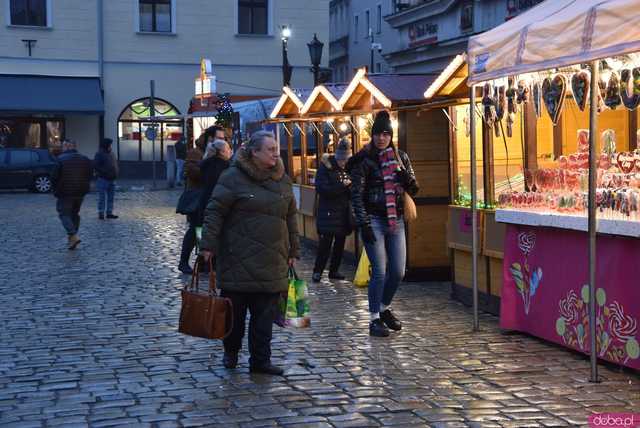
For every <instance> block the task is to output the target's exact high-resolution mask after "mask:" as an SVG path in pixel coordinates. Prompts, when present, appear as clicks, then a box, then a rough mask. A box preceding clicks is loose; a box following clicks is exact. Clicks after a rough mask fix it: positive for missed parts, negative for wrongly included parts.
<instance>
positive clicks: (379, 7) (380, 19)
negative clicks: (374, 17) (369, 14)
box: [376, 4, 382, 34]
mask: <svg viewBox="0 0 640 428" xmlns="http://www.w3.org/2000/svg"><path fill="white" fill-rule="evenodd" d="M376 32H377V33H378V34H380V33H382V5H381V4H379V5H378V22H377V23H376Z"/></svg>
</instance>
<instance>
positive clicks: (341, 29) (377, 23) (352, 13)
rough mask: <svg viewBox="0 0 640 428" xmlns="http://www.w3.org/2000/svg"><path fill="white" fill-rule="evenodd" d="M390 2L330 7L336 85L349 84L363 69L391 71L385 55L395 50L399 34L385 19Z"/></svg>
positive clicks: (338, 0)
mask: <svg viewBox="0 0 640 428" xmlns="http://www.w3.org/2000/svg"><path fill="white" fill-rule="evenodd" d="M392 6H393V4H392V2H391V1H389V0H332V1H331V3H330V6H329V40H330V45H329V67H330V68H331V69H332V72H333V80H334V82H348V81H350V80H351V79H352V78H353V76H354V75H355V73H356V71H357V69H358V68H360V67H367V68H368V69H369V70H370V71H371V72H372V73H388V72H390V71H391V68H390V67H389V65H388V63H387V61H386V59H385V58H384V57H383V55H382V54H383V52H384V50H385V49H387V47H388V46H394V45H395V40H394V37H395V36H396V31H395V30H394V29H393V28H392V27H391V26H390V25H389V23H387V22H386V21H385V19H384V17H385V16H387V15H389V14H391V13H392Z"/></svg>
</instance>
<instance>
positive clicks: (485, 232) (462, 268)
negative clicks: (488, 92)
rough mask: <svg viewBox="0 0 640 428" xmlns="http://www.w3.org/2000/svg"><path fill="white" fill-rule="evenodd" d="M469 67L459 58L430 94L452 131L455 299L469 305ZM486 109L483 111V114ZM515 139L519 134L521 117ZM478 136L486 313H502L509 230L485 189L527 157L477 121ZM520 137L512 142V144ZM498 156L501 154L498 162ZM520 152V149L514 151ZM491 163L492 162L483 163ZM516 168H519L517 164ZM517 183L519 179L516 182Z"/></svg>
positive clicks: (450, 228)
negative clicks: (505, 242)
mask: <svg viewBox="0 0 640 428" xmlns="http://www.w3.org/2000/svg"><path fill="white" fill-rule="evenodd" d="M468 72H469V70H468V65H467V62H466V57H465V56H464V55H458V56H457V57H455V58H454V59H453V60H452V61H451V63H450V64H449V65H448V66H447V68H445V70H444V71H443V72H442V73H441V74H440V75H439V76H438V77H437V78H436V79H435V81H434V82H433V84H432V85H431V86H429V88H427V90H426V92H425V93H424V96H425V98H426V99H427V100H428V104H427V106H428V108H429V109H430V110H429V111H431V112H433V114H439V115H441V116H442V117H446V119H447V122H448V128H449V131H448V132H449V136H448V141H449V169H450V179H449V183H450V186H451V187H450V189H449V191H450V194H451V195H452V203H451V204H450V205H449V206H448V208H447V247H448V248H449V251H450V253H449V254H450V258H451V265H452V295H453V297H454V298H455V299H457V300H460V301H462V302H463V303H465V304H468V305H471V303H472V291H471V290H472V278H471V266H472V251H471V240H472V228H471V223H472V218H471V208H470V203H471V200H470V190H469V189H470V188H471V186H470V181H471V162H470V129H469V126H470V122H471V121H470V117H469V88H468V86H467V78H468ZM478 98H479V97H478ZM480 108H481V107H480V106H478V107H477V111H478V112H479V111H480ZM516 122H517V123H516V124H514V131H513V133H512V135H519V133H520V128H519V118H517V119H516ZM476 124H477V125H476V133H477V135H478V136H482V140H481V141H482V144H478V146H477V147H476V164H477V171H478V173H477V180H478V194H479V200H480V201H481V202H480V204H479V210H478V211H479V217H478V236H479V239H480V241H479V242H480V246H479V248H480V251H479V254H478V258H477V261H478V288H479V295H480V298H479V306H480V308H481V309H483V310H485V311H487V312H490V313H493V314H498V313H499V310H500V290H501V288H502V259H503V240H504V233H505V226H504V225H503V224H501V223H496V221H495V210H494V209H493V207H494V198H493V196H492V195H493V192H485V191H484V189H487V188H490V187H493V186H494V185H495V180H496V174H495V170H496V165H499V166H498V169H499V170H501V168H502V169H506V170H508V171H509V172H510V173H511V172H516V171H520V169H519V167H518V162H521V155H519V154H517V153H510V154H509V155H510V156H509V158H508V159H507V152H508V150H507V151H505V148H504V146H503V144H502V143H503V142H502V134H501V136H500V137H499V138H500V140H498V137H496V135H495V132H494V131H493V130H492V129H490V128H489V127H488V126H487V125H486V124H483V122H482V120H478V121H476ZM513 139H514V138H513V137H512V138H509V139H508V141H509V142H511V140H513ZM494 151H495V152H496V153H495V155H497V156H495V157H494ZM514 152H516V150H514ZM483 159H487V160H488V162H483ZM512 164H513V165H512ZM515 181H517V179H516V180H515Z"/></svg>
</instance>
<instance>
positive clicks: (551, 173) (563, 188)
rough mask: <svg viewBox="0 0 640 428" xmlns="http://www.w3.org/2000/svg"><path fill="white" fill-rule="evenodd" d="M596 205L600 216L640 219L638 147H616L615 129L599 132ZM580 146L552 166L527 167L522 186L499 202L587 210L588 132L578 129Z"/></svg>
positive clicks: (542, 209) (537, 209) (505, 205)
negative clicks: (599, 149) (624, 149)
mask: <svg viewBox="0 0 640 428" xmlns="http://www.w3.org/2000/svg"><path fill="white" fill-rule="evenodd" d="M600 137H601V141H602V147H601V152H600V154H599V155H598V159H597V168H598V169H597V190H596V205H597V208H598V211H599V214H598V215H599V217H600V218H606V219H613V220H633V221H640V150H635V151H633V152H617V151H616V143H615V141H616V140H615V133H614V131H613V130H611V129H607V130H605V131H603V132H602V134H601V136H600ZM577 138H578V151H577V152H576V153H572V154H570V155H568V156H560V157H559V158H558V159H557V162H556V166H555V167H553V168H539V169H537V170H535V171H532V170H525V171H524V176H525V186H524V190H523V191H520V190H515V191H514V190H509V191H505V192H503V193H501V194H500V195H499V196H498V206H499V207H501V208H507V209H508V208H513V209H518V210H519V211H535V212H555V213H563V214H577V215H584V216H586V215H587V207H588V186H589V131H587V130H584V129H581V130H578V135H577Z"/></svg>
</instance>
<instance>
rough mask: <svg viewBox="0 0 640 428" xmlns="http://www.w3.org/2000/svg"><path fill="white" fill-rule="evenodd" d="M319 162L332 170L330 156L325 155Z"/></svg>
mask: <svg viewBox="0 0 640 428" xmlns="http://www.w3.org/2000/svg"><path fill="white" fill-rule="evenodd" d="M320 162H322V164H323V165H324V166H326V167H327V168H328V169H333V163H332V162H331V155H330V154H329V153H325V154H323V155H322V157H321V158H320Z"/></svg>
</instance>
